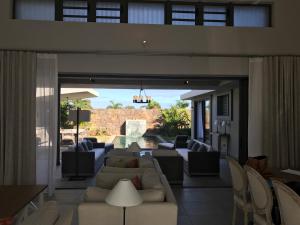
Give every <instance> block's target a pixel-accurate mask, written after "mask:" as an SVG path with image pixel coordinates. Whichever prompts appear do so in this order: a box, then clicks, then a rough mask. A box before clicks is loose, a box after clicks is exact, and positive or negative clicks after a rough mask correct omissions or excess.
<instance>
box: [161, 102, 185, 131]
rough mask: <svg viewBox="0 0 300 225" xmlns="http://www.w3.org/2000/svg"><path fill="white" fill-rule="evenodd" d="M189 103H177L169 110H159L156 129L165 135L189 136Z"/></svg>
mask: <svg viewBox="0 0 300 225" xmlns="http://www.w3.org/2000/svg"><path fill="white" fill-rule="evenodd" d="M188 106H189V103H187V102H184V101H177V103H176V104H175V105H172V106H171V107H170V108H169V109H163V110H161V116H160V117H159V119H158V121H157V122H158V124H159V125H158V126H159V127H158V128H159V129H161V130H162V131H163V132H164V133H165V134H167V135H177V134H187V135H190V128H191V113H190V110H189V108H188Z"/></svg>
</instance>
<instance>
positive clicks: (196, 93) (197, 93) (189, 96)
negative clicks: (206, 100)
mask: <svg viewBox="0 0 300 225" xmlns="http://www.w3.org/2000/svg"><path fill="white" fill-rule="evenodd" d="M213 91H214V90H192V91H189V92H187V93H185V94H183V95H181V96H180V99H181V100H192V99H193V98H195V97H198V96H201V95H205V94H207V93H210V92H213Z"/></svg>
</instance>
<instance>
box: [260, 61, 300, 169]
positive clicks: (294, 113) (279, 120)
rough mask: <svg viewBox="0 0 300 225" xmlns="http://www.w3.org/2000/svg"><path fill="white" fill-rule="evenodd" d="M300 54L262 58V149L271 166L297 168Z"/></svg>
mask: <svg viewBox="0 0 300 225" xmlns="http://www.w3.org/2000/svg"><path fill="white" fill-rule="evenodd" d="M299 88H300V57H286V56H280V57H279V56H278V57H265V58H264V60H263V96H262V99H263V150H264V153H265V154H266V155H268V156H269V158H270V162H271V163H272V166H274V167H278V168H283V169H286V168H293V169H299V168H300V157H299V156H300V155H299V151H300V148H299V147H300V146H299V139H300V120H299V116H300V99H299V94H300V93H299Z"/></svg>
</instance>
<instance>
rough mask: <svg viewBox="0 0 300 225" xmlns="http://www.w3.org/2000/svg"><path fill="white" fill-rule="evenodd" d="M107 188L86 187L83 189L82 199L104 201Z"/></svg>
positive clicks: (107, 191)
mask: <svg viewBox="0 0 300 225" xmlns="http://www.w3.org/2000/svg"><path fill="white" fill-rule="evenodd" d="M109 192H110V190H109V189H104V188H99V187H88V188H87V189H86V191H85V195H84V201H86V202H104V201H105V198H106V196H107V195H108V193H109Z"/></svg>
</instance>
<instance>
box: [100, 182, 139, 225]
mask: <svg viewBox="0 0 300 225" xmlns="http://www.w3.org/2000/svg"><path fill="white" fill-rule="evenodd" d="M105 202H106V203H107V204H109V205H112V206H118V207H123V224H124V225H125V222H126V221H125V212H126V207H132V206H137V205H140V204H141V203H142V202H143V200H142V198H141V196H140V194H139V193H138V191H137V190H136V188H135V187H134V185H133V184H132V182H131V181H130V180H128V179H121V180H120V181H119V182H118V183H117V184H116V186H115V187H114V188H113V189H112V190H111V192H110V193H109V194H108V196H107V197H106V199H105Z"/></svg>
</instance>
